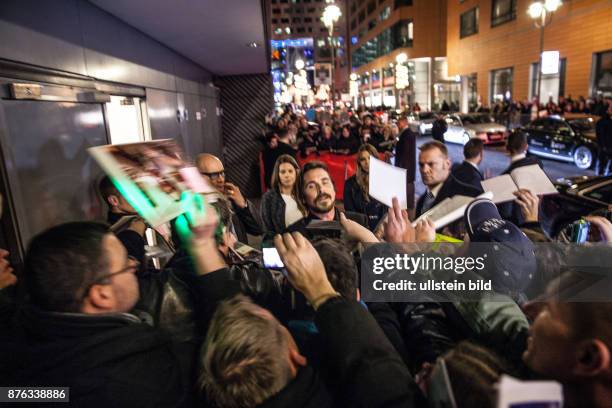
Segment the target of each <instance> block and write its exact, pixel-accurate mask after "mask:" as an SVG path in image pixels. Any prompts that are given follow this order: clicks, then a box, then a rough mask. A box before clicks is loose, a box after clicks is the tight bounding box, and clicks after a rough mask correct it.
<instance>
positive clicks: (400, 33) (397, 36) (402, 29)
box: [392, 20, 413, 49]
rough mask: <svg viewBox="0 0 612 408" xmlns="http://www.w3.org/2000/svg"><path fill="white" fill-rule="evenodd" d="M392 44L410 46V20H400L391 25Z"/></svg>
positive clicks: (395, 46)
mask: <svg viewBox="0 0 612 408" xmlns="http://www.w3.org/2000/svg"><path fill="white" fill-rule="evenodd" d="M392 29H393V45H394V47H393V48H394V49H395V48H403V47H412V35H413V24H412V20H401V21H399V22H398V23H397V24H395V25H394V26H393V27H392Z"/></svg>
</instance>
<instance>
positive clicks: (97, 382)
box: [0, 109, 612, 408]
mask: <svg viewBox="0 0 612 408" xmlns="http://www.w3.org/2000/svg"><path fill="white" fill-rule="evenodd" d="M309 119H310V120H309ZM313 119H314V120H313ZM268 126H269V129H268V132H267V133H266V135H265V140H264V143H265V148H264V151H263V153H262V159H263V160H262V161H263V172H264V175H265V180H266V186H267V188H268V190H267V191H266V193H265V194H264V195H263V197H262V198H261V203H260V204H258V203H257V202H255V201H254V200H249V199H247V198H245V197H244V196H243V194H242V192H241V190H240V188H239V187H238V186H237V185H236V184H235V183H232V182H230V181H228V180H227V178H226V173H225V167H224V164H223V161H222V160H221V159H219V158H218V157H215V156H213V155H211V154H201V155H200V156H199V157H198V158H197V161H196V165H197V168H198V170H199V172H200V173H201V174H202V175H203V176H204V177H205V178H206V179H207V180H208V182H209V183H210V184H211V185H212V186H214V187H215V189H216V190H217V192H216V193H215V194H213V195H208V196H206V198H205V200H204V202H202V201H201V199H200V198H198V197H199V196H194V200H196V201H197V205H194V207H193V208H196V209H197V211H198V214H197V215H198V216H190V217H186V216H185V215H181V216H180V217H179V218H178V219H176V220H174V221H172V222H171V231H172V234H171V236H170V237H163V236H160V237H159V240H160V241H164V242H166V244H167V248H168V250H169V251H171V253H172V257H171V259H169V260H168V261H167V262H166V261H164V262H163V264H159V263H157V264H156V263H154V262H151V260H150V259H148V255H147V250H146V249H147V247H146V246H145V244H146V233H145V231H146V230H147V228H148V226H147V225H146V224H145V222H144V221H143V220H142V219H141V218H139V217H137V216H136V212H135V210H134V208H133V207H132V206H131V205H130V203H129V202H128V200H126V198H125V197H123V196H122V194H121V192H120V191H119V190H118V189H117V188H116V187H115V186H114V184H113V183H112V182H111V181H110V180H109V179H108V178H104V179H102V180H101V181H100V182H99V185H98V187H99V192H100V195H101V197H102V198H103V200H104V202H106V203H107V205H108V217H107V221H108V223H110V224H114V225H116V224H117V222H119V221H120V220H121V219H123V218H124V217H130V218H128V221H127V222H126V223H125V225H124V227H123V228H121V229H119V228H113V229H112V230H111V229H110V228H109V226H108V224H106V223H98V222H90V221H81V222H72V223H66V224H62V225H58V226H55V227H52V228H50V229H48V230H46V231H43V232H41V233H39V234H38V235H36V236H35V237H34V238H33V239H32V240H31V242H30V243H29V245H28V248H27V251H26V254H25V267H24V274H23V275H22V276H23V277H24V281H23V282H21V283H22V284H23V285H24V286H23V287H24V289H23V292H25V294H26V296H25V299H24V300H23V301H21V302H18V303H15V302H9V301H8V300H7V299H8V296H5V295H6V294H7V293H9V291H11V290H12V289H11V287H12V286H14V285H15V284H16V283H19V282H18V281H17V279H16V277H15V275H14V274H13V271H12V268H11V266H10V265H9V263H8V262H7V261H6V253H1V254H0V300H2V304H1V306H2V307H1V309H0V311H1V313H0V326H1V327H0V385H2V386H9V387H11V386H12V387H16V386H39V387H41V386H45V387H70V401H71V403H72V404H73V405H74V406H117V407H122V406H214V407H255V406H262V407H289V406H291V407H317V408H319V407H332V406H338V407H383V406H384V407H389V406H393V407H424V406H436V407H459V408H460V407H494V406H496V400H497V395H496V393H497V390H498V388H497V384H498V383H499V382H500V380H501V378H502V376H504V375H510V376H513V377H516V378H521V379H524V380H534V379H540V380H555V381H558V382H559V383H560V384H561V385H562V386H563V391H564V399H565V406H567V407H587V406H592V407H607V406H609V404H610V400H612V359H611V356H612V324H611V323H612V322H611V318H612V306H611V305H612V304H611V303H609V302H594V301H584V302H580V303H572V302H565V301H563V300H560V299H559V298H558V297H557V296H556V295H557V294H558V293H559V285H560V282H562V281H561V278H563V279H570V280H571V279H580V277H581V273H582V272H583V271H581V270H579V269H576V268H570V269H569V270H561V269H559V270H555V271H554V272H551V269H555V268H554V267H555V265H554V262H550V260H547V259H544V260H543V259H540V258H539V257H538V256H536V253H535V252H534V251H535V250H534V242H553V241H555V240H557V241H558V240H559V239H561V238H560V237H551V236H549V235H547V233H546V232H545V231H544V230H543V229H542V228H541V219H540V216H539V201H540V198H539V197H538V196H537V195H535V194H533V193H532V192H531V191H529V190H518V191H516V192H514V194H515V196H516V200H515V201H513V202H510V203H506V204H503V205H496V204H494V203H493V202H492V201H491V200H489V199H486V198H479V199H476V200H474V201H473V202H471V203H470V204H469V205H468V207H467V209H466V210H465V213H464V216H463V217H462V218H461V219H460V220H458V221H456V222H454V223H452V224H451V225H450V226H449V227H448V228H445V229H444V231H436V229H435V225H434V224H433V223H432V222H431V220H429V219H424V220H422V221H420V222H418V223H416V224H415V225H413V221H414V220H415V219H416V217H419V216H420V215H422V214H424V213H425V212H426V211H427V210H429V209H431V208H433V207H435V206H436V205H437V204H438V203H440V202H441V201H442V200H443V199H445V198H449V197H453V196H455V195H465V196H470V197H476V196H478V195H480V194H481V193H482V191H483V189H482V185H481V183H480V182H481V181H482V180H483V179H484V176H483V174H482V172H481V170H480V169H479V164H480V163H481V161H482V159H483V156H484V155H485V154H486V152H485V150H484V148H483V144H482V142H481V141H480V140H479V139H472V140H470V141H469V142H468V143H467V144H466V145H465V147H464V156H465V161H464V162H463V163H457V164H455V165H453V163H451V160H450V158H449V155H448V150H447V148H446V146H445V145H444V143H441V142H440V141H438V140H431V141H427V142H426V143H424V144H422V145H421V146H420V147H419V148H418V149H417V147H416V137H417V136H416V134H415V133H414V132H412V131H411V130H410V128H409V126H408V122H407V118H406V117H405V116H394V115H392V114H389V113H388V112H368V111H366V110H364V109H359V110H356V111H349V110H346V109H342V110H338V111H336V112H333V113H331V112H320V115H319V117H315V118H312V117H311V118H308V116H307V114H306V113H300V112H297V111H290V110H288V111H285V112H283V113H281V114H279V115H278V116H277V117H270V118H268ZM521 135H522V134H521V133H512V134H511V135H510V137H509V139H508V141H507V150H508V154H509V161H508V169H507V170H506V171H505V173H509V172H510V171H512V170H513V169H515V168H516V167H519V166H525V165H531V164H539V165H540V166H541V165H542V164H541V163H540V162H539V161H538V160H537V159H534V158H532V157H527V156H526V155H525V151H526V148H527V142H526V140H525V137H524V136H521ZM326 153H335V154H350V155H354V160H355V161H356V173H355V174H354V175H353V176H352V177H350V178H347V180H345V185H344V197H343V200H342V202H340V200H337V193H336V192H337V187H338V186H337V185H336V184H335V181H334V180H333V178H332V177H331V175H330V172H329V169H328V167H327V165H326V164H325V163H324V162H323V161H321V160H316V158H317V157H316V156H317V155H319V156H318V157H319V158H321V157H323V155H324V154H326ZM313 155H314V156H315V160H310V161H308V162H307V163H305V164H304V165H302V166H301V165H300V164H299V159H300V158H304V157H310V158H312V156H313ZM372 158H379V159H383V160H386V161H390V162H392V163H394V164H395V165H396V166H401V167H403V168H405V169H406V173H407V179H406V187H407V189H406V190H407V194H408V197H406V200H405V202H406V203H407V208H405V209H403V208H401V207H400V201H399V200H398V198H400V197H396V198H394V199H393V205H392V206H391V207H388V206H387V205H385V204H383V203H381V202H379V201H377V200H376V199H374V198H373V197H371V196H370V194H369V163H370V160H371V159H372ZM417 169H418V171H419V172H420V175H421V180H422V182H423V184H424V185H425V188H426V192H425V193H424V194H423V195H421V196H420V197H418V199H416V200H415V197H414V191H415V189H414V183H415V173H416V171H417ZM211 198H214V199H211ZM198 200H199V201H198ZM586 220H587V221H588V222H590V225H591V226H592V228H591V238H590V240H591V241H600V242H605V243H609V242H611V241H612V223H611V222H610V220H609V219H608V218H607V217H606V214H599V213H596V214H590V215H588V216H587V217H586ZM186 225H187V226H188V227H189V228H187V229H185V228H182V227H184V226H186ZM440 232H442V233H443V234H444V235H446V236H452V237H453V238H455V239H460V240H463V241H464V244H463V245H464V246H463V247H462V248H464V249H459V251H461V250H466V249H465V246H466V245H469V243H470V242H471V243H492V244H494V245H495V246H496V247H500V248H502V249H501V250H500V252H499V255H498V256H497V257H496V259H494V260H493V261H494V262H492V263H491V266H490V268H489V269H487V271H486V272H483V273H486V274H487V277H488V278H489V279H491V281H492V282H493V287H492V289H491V290H490V291H488V292H487V294H486V296H483V297H482V298H480V299H478V300H472V301H469V302H468V301H454V302H440V301H436V300H435V299H432V300H429V301H422V302H393V303H391V302H389V303H387V302H368V301H367V299H365V300H364V298H362V292H361V290H360V283H361V279H362V276H363V274H364V273H368V271H364V270H361V275H360V268H362V264H361V256H362V254H363V249H364V248H365V247H366V244H375V243H389V244H397V245H399V247H398V246H395V248H400V249H399V251H400V252H402V253H405V254H409V255H412V256H417V255H418V254H419V253H423V251H427V253H428V254H429V255H432V254H433V255H438V256H443V255H444V254H441V253H440V254H438V253H437V252H436V251H438V250H437V249H436V248H438V247H437V246H435V245H434V246H429V247H426V246H423V245H426V244H433V243H435V242H437V241H438V239H439V237H440V235H439V233H440ZM253 237H261V239H260V240H253V239H252V238H253ZM255 242H261V243H260V244H255ZM245 244H251V246H258V245H259V246H261V249H262V250H263V255H262V253H261V251H258V250H257V248H255V249H254V248H250V247H249V245H245ZM271 248H273V249H275V250H276V252H277V253H278V255H279V257H280V259H281V260H282V264H283V266H282V267H278V266H271V265H268V263H267V261H266V259H265V253H266V252H267V250H269V249H271ZM424 248H425V249H424ZM604 248H605V247H604ZM581 249H585V250H589V247H588V246H584V247H583V248H581ZM576 251H577V249H576ZM576 253H578V252H576ZM444 256H446V255H444ZM568 256H569V255H568ZM581 256H582V255H581ZM558 266H559V268H561V263H559V265H558ZM602 266H603V265H602ZM431 272H432V271H427V270H421V271H419V273H423V274H425V275H427V274H429V273H431ZM561 272H563V273H561ZM536 286H537V287H538V288H543V289H542V291H540V292H538V295H540V297H538V298H537V299H535V300H534V299H533V294H534V293H536V292H537V291H536V290H535V287H536ZM529 299H531V301H528V300H529ZM441 395H442V396H441Z"/></svg>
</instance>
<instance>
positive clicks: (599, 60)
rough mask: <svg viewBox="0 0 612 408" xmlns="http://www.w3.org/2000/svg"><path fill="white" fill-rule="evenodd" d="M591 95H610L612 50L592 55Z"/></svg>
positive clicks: (611, 86)
mask: <svg viewBox="0 0 612 408" xmlns="http://www.w3.org/2000/svg"><path fill="white" fill-rule="evenodd" d="M593 67H594V71H595V72H594V74H593V85H592V90H593V91H592V95H598V94H602V95H603V96H606V97H612V50H609V51H605V52H600V53H597V54H594V55H593Z"/></svg>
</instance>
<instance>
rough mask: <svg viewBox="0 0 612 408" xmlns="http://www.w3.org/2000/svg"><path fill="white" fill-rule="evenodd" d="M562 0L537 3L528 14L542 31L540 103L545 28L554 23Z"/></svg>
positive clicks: (539, 73) (531, 6)
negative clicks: (553, 18)
mask: <svg viewBox="0 0 612 408" xmlns="http://www.w3.org/2000/svg"><path fill="white" fill-rule="evenodd" d="M561 5H562V3H561V0H545V1H544V2H541V1H536V2H534V3H531V4H530V5H529V8H528V9H527V14H529V17H531V18H532V19H533V22H534V24H535V26H536V27H537V28H539V29H540V64H539V65H540V66H539V69H538V81H537V85H536V90H535V92H536V97H537V100H538V103H540V102H541V101H540V86H541V83H542V54H543V53H544V27H546V26H547V25H548V24H549V23H550V22H551V21H552V15H553V13H554V12H555V11H557V9H558V8H559V7H561Z"/></svg>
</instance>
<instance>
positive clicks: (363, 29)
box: [358, 28, 368, 38]
mask: <svg viewBox="0 0 612 408" xmlns="http://www.w3.org/2000/svg"><path fill="white" fill-rule="evenodd" d="M367 31H368V30H366V29H365V28H362V29H361V30H359V35H358V37H359V38H361V37H363V36H364V35H365V34H366V32H367Z"/></svg>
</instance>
